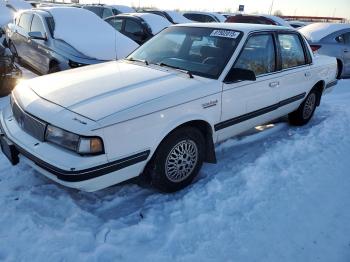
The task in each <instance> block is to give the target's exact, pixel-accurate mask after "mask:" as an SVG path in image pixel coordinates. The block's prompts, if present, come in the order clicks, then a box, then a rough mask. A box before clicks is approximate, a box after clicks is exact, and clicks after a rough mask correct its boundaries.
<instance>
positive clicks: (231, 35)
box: [210, 30, 240, 39]
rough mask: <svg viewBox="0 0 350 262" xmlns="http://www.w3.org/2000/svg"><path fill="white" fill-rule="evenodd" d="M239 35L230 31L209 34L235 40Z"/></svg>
mask: <svg viewBox="0 0 350 262" xmlns="http://www.w3.org/2000/svg"><path fill="white" fill-rule="evenodd" d="M239 34H240V33H239V32H237V31H232V30H214V31H213V32H211V34H210V36H218V37H225V38H232V39H236V38H237V37H238V36H239Z"/></svg>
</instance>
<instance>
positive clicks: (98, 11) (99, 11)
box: [83, 6, 104, 17]
mask: <svg viewBox="0 0 350 262" xmlns="http://www.w3.org/2000/svg"><path fill="white" fill-rule="evenodd" d="M83 8H84V9H87V10H89V11H91V12H93V13H95V14H96V15H98V16H99V17H102V13H103V9H104V8H103V7H99V6H84V7H83Z"/></svg>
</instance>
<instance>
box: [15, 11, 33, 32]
mask: <svg viewBox="0 0 350 262" xmlns="http://www.w3.org/2000/svg"><path fill="white" fill-rule="evenodd" d="M32 18H33V15H32V14H29V13H23V14H22V15H21V18H20V20H19V23H18V26H20V27H22V28H23V29H24V30H26V31H27V32H29V31H30V25H31V23H32Z"/></svg>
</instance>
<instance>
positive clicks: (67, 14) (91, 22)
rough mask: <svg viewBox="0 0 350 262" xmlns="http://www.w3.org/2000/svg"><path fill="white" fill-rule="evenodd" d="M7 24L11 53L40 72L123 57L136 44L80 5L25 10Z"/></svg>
mask: <svg viewBox="0 0 350 262" xmlns="http://www.w3.org/2000/svg"><path fill="white" fill-rule="evenodd" d="M8 27H9V30H8V33H7V38H8V44H9V47H10V49H11V51H12V53H13V54H15V55H16V56H17V57H18V58H19V59H20V60H21V61H22V62H24V63H26V64H28V65H29V66H31V67H32V68H33V69H35V70H36V71H37V72H38V73H40V74H47V73H53V72H57V71H61V70H66V69H70V68H76V67H80V66H83V65H90V64H96V63H100V62H104V61H109V60H115V59H119V58H123V57H125V56H126V55H128V54H130V53H131V52H132V51H133V50H134V49H136V48H137V47H138V45H137V44H136V43H135V42H134V41H132V40H131V39H129V38H127V37H125V36H124V35H122V34H120V33H119V32H116V31H115V30H113V29H112V28H111V27H110V26H109V25H108V24H106V23H105V22H104V21H103V20H101V19H100V18H98V17H97V16H95V15H94V14H92V13H91V12H90V11H87V10H84V9H81V8H74V7H51V8H46V9H32V10H28V11H25V12H22V13H21V14H20V15H19V16H18V17H17V18H16V20H15V22H14V23H13V24H9V26H8ZM102 40H103V41H102Z"/></svg>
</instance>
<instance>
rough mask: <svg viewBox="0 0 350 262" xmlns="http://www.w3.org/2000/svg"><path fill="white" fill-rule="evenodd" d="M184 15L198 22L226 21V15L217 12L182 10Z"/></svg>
mask: <svg viewBox="0 0 350 262" xmlns="http://www.w3.org/2000/svg"><path fill="white" fill-rule="evenodd" d="M182 14H183V16H184V17H186V18H187V19H189V20H192V21H194V22H200V23H216V22H218V23H223V22H225V21H226V17H225V16H223V15H221V14H219V13H209V12H192V11H191V12H183V13H182Z"/></svg>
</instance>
